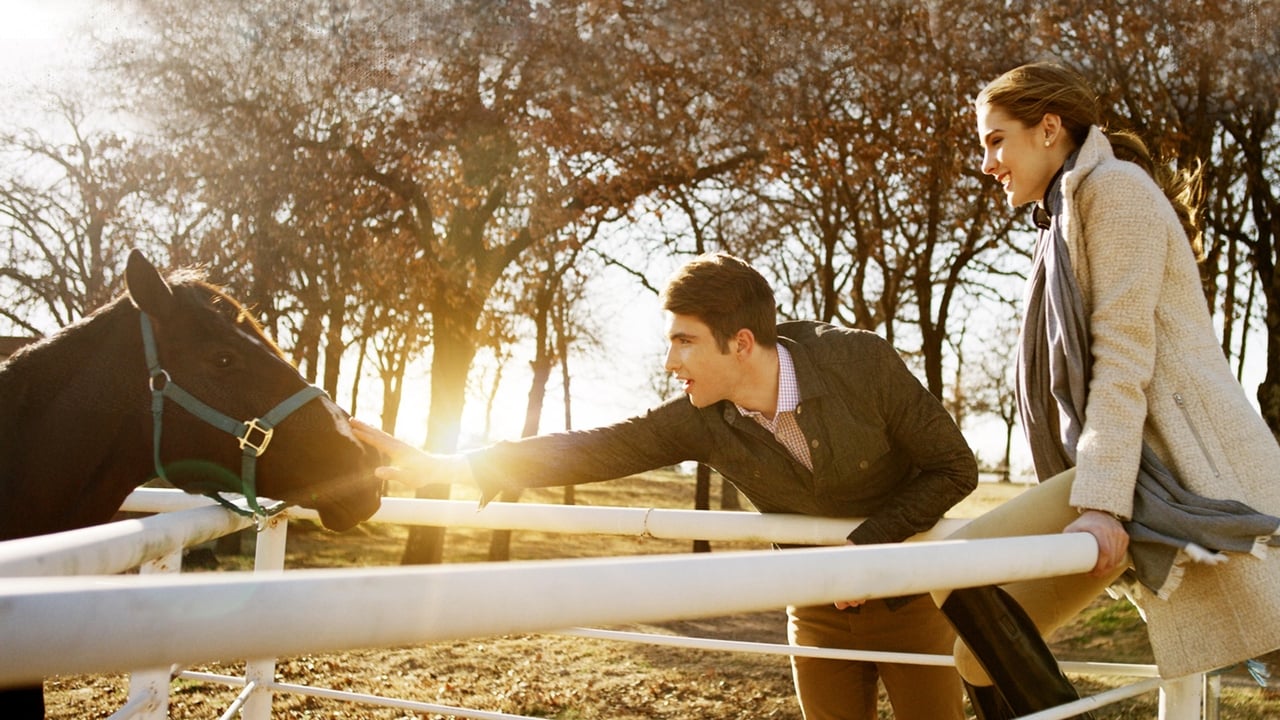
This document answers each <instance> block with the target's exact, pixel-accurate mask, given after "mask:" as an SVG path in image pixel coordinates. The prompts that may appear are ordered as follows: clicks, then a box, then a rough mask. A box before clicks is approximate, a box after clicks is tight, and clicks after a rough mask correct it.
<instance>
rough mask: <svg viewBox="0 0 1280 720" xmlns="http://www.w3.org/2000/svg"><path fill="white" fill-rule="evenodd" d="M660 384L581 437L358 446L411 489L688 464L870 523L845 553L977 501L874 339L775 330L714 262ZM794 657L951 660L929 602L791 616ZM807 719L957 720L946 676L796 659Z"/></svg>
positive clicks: (750, 281)
mask: <svg viewBox="0 0 1280 720" xmlns="http://www.w3.org/2000/svg"><path fill="white" fill-rule="evenodd" d="M662 301H663V309H664V310H665V311H667V314H668V320H669V324H668V338H669V340H670V343H671V347H670V350H669V351H668V353H667V360H666V369H667V370H668V371H670V372H672V373H674V374H675V376H676V377H677V378H678V379H679V380H680V381H681V382H682V383H683V386H684V392H685V397H680V398H676V399H673V400H671V401H668V402H667V403H665V404H663V405H661V406H659V407H657V408H654V409H652V410H650V411H649V412H648V413H646V414H645V415H642V416H638V417H634V418H631V419H629V420H626V421H623V422H621V423H618V424H616V425H611V426H608V427H602V428H596V429H593V430H585V431H575V432H566V433H556V434H551V435H543V436H538V437H533V438H526V439H523V440H520V441H517V442H502V443H497V444H496V445H493V446H490V447H488V448H485V449H481V450H477V451H473V452H469V453H467V454H466V455H447V456H441V455H426V454H423V453H420V452H418V451H416V450H413V449H412V448H409V447H408V446H405V445H404V444H402V443H399V442H398V441H395V440H394V439H393V438H390V437H388V436H386V435H383V434H381V433H379V432H378V431H376V430H374V429H372V428H369V427H368V426H360V428H359V432H360V433H361V435H362V439H364V440H365V441H367V442H369V443H370V444H372V445H374V446H376V447H379V448H380V449H382V450H383V451H384V452H386V453H387V454H388V455H390V456H391V457H392V461H393V462H395V463H397V464H398V467H397V468H386V469H384V470H382V471H381V472H382V473H383V475H384V477H385V476H398V477H400V478H402V479H408V478H407V477H406V476H412V480H413V481H415V482H417V483H418V484H423V483H424V482H425V483H429V482H445V483H447V482H453V481H457V480H458V479H459V478H462V479H463V480H466V481H470V482H474V483H475V484H476V485H478V486H479V487H480V488H481V490H482V492H483V494H484V498H485V499H486V500H487V499H488V498H491V497H493V496H494V495H496V494H497V493H499V492H501V491H502V490H504V489H507V488H511V487H547V486H553V485H570V484H577V483H584V482H593V481H597V480H607V479H612V478H618V477H624V476H627V475H632V474H634V473H638V472H642V471H646V470H652V469H655V468H659V467H665V466H668V465H672V464H675V463H678V462H682V461H687V460H695V461H698V462H702V463H706V464H707V465H710V466H711V467H713V468H715V469H716V470H717V471H718V472H719V473H720V474H721V475H723V476H724V477H725V478H726V479H728V480H729V481H731V482H732V483H733V484H734V485H736V486H737V487H738V488H739V489H740V490H741V491H742V492H743V494H745V495H746V496H747V497H748V498H749V499H750V500H751V501H752V503H754V504H755V506H756V508H757V509H759V510H760V511H761V512H765V513H771V512H773V513H802V514H806V515H816V516H824V517H865V518H866V521H865V522H863V523H862V524H861V525H859V526H858V527H857V528H855V529H854V530H853V531H852V532H850V533H849V537H848V539H849V542H850V543H853V544H859V545H861V544H870V543H886V542H900V541H902V540H905V539H906V538H908V537H910V536H911V535H914V534H916V533H918V532H922V531H924V530H927V529H928V528H930V527H932V526H933V525H934V523H935V522H937V521H938V519H939V518H941V517H942V515H943V514H944V513H945V512H946V511H947V509H948V508H950V507H951V506H952V505H954V504H955V503H956V502H958V501H960V500H961V499H963V498H964V497H965V496H966V495H968V494H969V493H970V492H972V490H973V489H974V488H975V487H976V486H977V480H978V475H977V465H976V463H975V461H974V458H973V453H972V452H971V451H970V449H969V446H968V445H967V443H966V442H965V440H964V438H963V436H962V435H961V434H960V431H959V429H958V428H957V427H956V425H955V423H954V421H952V419H951V417H950V416H949V415H948V414H947V412H946V410H944V409H943V407H942V406H941V404H940V403H939V402H938V401H937V399H936V398H934V397H933V396H932V395H930V394H929V392H928V391H927V390H925V389H924V387H922V386H921V385H920V383H919V381H918V380H916V378H915V377H914V376H913V375H912V374H911V373H910V371H908V370H907V368H906V366H905V365H904V364H903V362H902V359H901V358H900V357H899V356H898V354H897V353H896V352H895V351H894V350H893V348H892V347H891V346H890V345H889V344H888V343H887V342H885V341H884V340H883V339H881V338H880V337H878V336H877V335H875V334H873V333H869V332H864V331H858V330H848V329H842V328H837V327H834V326H831V325H827V324H824V323H817V322H787V323H783V324H781V325H775V322H776V316H775V304H774V296H773V291H772V289H771V288H770V287H769V284H768V282H766V281H765V279H764V278H763V277H762V276H761V275H760V274H759V273H758V272H756V271H755V269H753V268H752V267H751V266H750V265H748V264H747V263H745V262H743V261H742V260H739V259H737V258H735V257H732V256H730V255H727V254H723V253H720V254H714V255H704V256H701V257H698V258H696V259H694V260H693V261H691V262H689V263H688V264H687V265H685V266H684V267H682V268H681V269H680V270H679V271H677V273H676V274H675V276H674V277H673V278H672V280H671V281H670V283H669V284H668V285H667V288H666V290H665V291H664V292H663V295H662ZM787 614H788V636H789V638H790V641H791V643H792V644H794V645H813V646H823V647H832V648H845V649H860V650H875V651H892V652H915V653H934V654H949V653H950V652H951V649H952V645H953V643H954V638H955V636H954V633H953V631H952V630H951V628H950V626H949V625H948V624H947V622H946V620H945V619H944V618H943V616H942V614H941V613H940V612H939V611H938V609H937V608H936V607H935V606H934V604H933V602H932V601H931V600H930V598H929V597H928V596H927V595H920V596H914V597H902V598H891V599H882V600H871V601H867V602H859V601H848V602H839V603H835V604H834V605H824V606H817V607H790V608H788V609H787ZM792 669H793V677H794V680H795V686H796V693H797V696H798V697H799V700H800V706H801V708H802V710H803V711H804V715H805V718H806V719H807V720H870V719H873V718H875V717H876V695H877V686H876V684H877V680H880V681H883V682H884V685H885V688H886V690H887V691H888V694H889V700H890V702H891V703H892V704H893V708H894V714H895V717H896V718H898V720H952V719H954V720H961V719H962V718H963V717H964V713H963V710H962V701H963V700H962V690H961V685H960V680H959V677H958V676H957V675H956V673H955V671H954V669H952V668H950V667H925V666H916V665H901V664H890V663H872V662H854V661H846V660H827V659H816V658H800V657H793V658H792Z"/></svg>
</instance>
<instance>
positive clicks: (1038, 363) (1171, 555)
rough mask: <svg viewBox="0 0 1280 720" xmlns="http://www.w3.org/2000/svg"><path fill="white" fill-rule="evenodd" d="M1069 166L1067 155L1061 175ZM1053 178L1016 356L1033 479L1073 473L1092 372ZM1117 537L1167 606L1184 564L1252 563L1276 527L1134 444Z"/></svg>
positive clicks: (1040, 218) (1058, 184)
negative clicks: (1245, 558)
mask: <svg viewBox="0 0 1280 720" xmlns="http://www.w3.org/2000/svg"><path fill="white" fill-rule="evenodd" d="M1075 160H1076V156H1075V155H1072V156H1071V157H1070V158H1069V159H1068V160H1067V164H1066V166H1065V167H1064V168H1063V171H1062V172H1063V173H1065V172H1069V171H1070V170H1071V168H1072V167H1073V166H1074V164H1075ZM1061 177H1062V175H1061V174H1060V175H1059V176H1058V179H1056V180H1055V181H1054V182H1053V183H1052V184H1051V186H1050V191H1049V195H1048V197H1047V198H1046V206H1047V207H1048V208H1049V209H1050V210H1052V211H1054V215H1052V216H1048V213H1045V212H1044V211H1043V210H1037V218H1036V219H1037V225H1039V226H1040V228H1041V230H1040V236H1039V238H1038V239H1037V240H1036V248H1035V254H1034V258H1033V260H1032V269H1031V279H1030V283H1029V285H1028V290H1027V297H1026V308H1025V313H1026V314H1025V317H1024V319H1023V325H1022V331H1021V335H1020V337H1019V348H1018V353H1019V358H1018V387H1017V390H1018V413H1019V416H1020V418H1021V420H1022V425H1023V428H1024V429H1025V431H1026V435H1027V440H1028V442H1029V444H1030V445H1031V456H1032V461H1033V462H1034V464H1035V470H1036V476H1037V477H1039V478H1040V479H1045V478H1049V477H1053V476H1054V475H1057V474H1059V473H1061V472H1063V471H1065V470H1067V469H1068V468H1071V467H1074V466H1075V464H1076V445H1077V443H1078V442H1079V440H1080V433H1081V429H1082V428H1083V426H1084V409H1085V401H1086V398H1087V395H1088V388H1089V379H1090V369H1091V368H1090V366H1091V363H1092V354H1091V353H1090V350H1089V346H1090V340H1091V338H1090V335H1089V318H1088V316H1087V315H1086V314H1085V311H1084V300H1083V295H1082V293H1081V292H1080V286H1079V285H1078V284H1077V282H1076V277H1075V272H1074V271H1073V270H1072V268H1071V257H1070V255H1069V254H1068V252H1067V246H1066V239H1065V238H1064V237H1063V233H1062V224H1061V218H1060V214H1061V212H1062V208H1063V196H1062V181H1061ZM1046 225H1047V227H1046ZM1059 418H1061V422H1065V423H1066V427H1065V428H1062V427H1061V425H1060V420H1059ZM1124 527H1125V530H1126V531H1127V532H1128V533H1129V538H1130V545H1129V554H1130V556H1131V557H1132V558H1133V566H1134V571H1135V573H1136V576H1137V580H1138V581H1139V582H1140V583H1142V585H1143V586H1145V587H1146V588H1148V589H1149V590H1151V591H1153V592H1155V593H1156V595H1157V596H1158V597H1160V598H1161V599H1166V600H1167V599H1168V597H1169V595H1170V594H1171V593H1172V592H1173V591H1174V590H1176V589H1177V587H1178V583H1179V582H1180V581H1181V578H1182V567H1181V565H1182V563H1183V562H1185V560H1186V559H1187V558H1191V559H1194V560H1196V561H1199V562H1206V563H1210V564H1217V563H1220V562H1226V559H1227V556H1226V555H1224V554H1222V553H1224V552H1238V553H1251V554H1253V555H1255V556H1261V554H1262V553H1263V552H1264V551H1265V547H1263V546H1264V545H1266V544H1268V543H1269V544H1272V545H1276V544H1277V541H1276V538H1275V537H1273V536H1274V535H1275V533H1276V531H1277V529H1278V528H1280V518H1275V517H1272V516H1270V515H1265V514H1262V513H1259V512H1257V511H1256V510H1254V509H1252V508H1250V507H1249V506H1247V505H1245V504H1244V503H1241V502H1238V501H1235V500H1216V499H1213V498H1206V497H1201V496H1200V495H1197V494H1196V493H1193V492H1191V491H1190V490H1187V489H1186V488H1185V487H1183V486H1182V483H1180V482H1179V481H1178V479H1177V478H1176V477H1174V476H1173V474H1172V473H1171V472H1170V471H1169V469H1168V468H1166V467H1165V465H1164V463H1163V462H1161V460H1160V458H1158V457H1156V455H1155V453H1154V452H1152V450H1151V448H1150V447H1148V446H1147V444H1146V443H1145V442H1144V443H1143V444H1142V457H1141V462H1140V464H1139V468H1138V478H1137V484H1136V487H1135V490H1134V504H1133V519H1132V520H1130V521H1128V522H1125V523H1124Z"/></svg>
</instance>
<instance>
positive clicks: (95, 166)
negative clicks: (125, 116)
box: [0, 98, 155, 335]
mask: <svg viewBox="0 0 1280 720" xmlns="http://www.w3.org/2000/svg"><path fill="white" fill-rule="evenodd" d="M54 102H55V104H56V107H57V110H58V112H59V115H60V117H61V119H62V120H63V121H64V122H65V123H66V132H67V139H66V140H65V141H63V140H56V139H51V138H47V137H43V136H41V135H40V134H39V133H37V132H36V131H34V130H26V131H18V132H13V131H10V132H5V133H2V134H0V155H3V156H8V157H9V158H11V160H10V161H9V162H8V163H7V167H8V168H9V173H10V176H9V177H8V178H6V180H5V181H4V183H3V184H0V233H3V234H4V235H5V236H7V237H6V242H5V243H3V250H0V298H3V303H0V317H3V318H4V319H5V320H6V321H7V322H8V323H9V324H10V325H11V326H12V327H14V328H15V329H18V330H20V331H22V332H25V333H29V334H32V335H42V334H44V333H45V332H48V331H51V330H53V329H55V328H58V327H62V326H64V325H68V324H70V323H71V322H73V321H75V320H78V319H80V318H82V317H84V316H86V315H88V314H89V313H90V312H92V311H93V310H94V309H96V308H98V307H100V306H102V305H105V304H106V303H107V302H108V301H109V300H111V299H112V298H113V297H115V295H116V294H117V293H118V292H119V290H120V288H121V282H122V280H121V270H122V268H123V264H124V258H125V256H126V254H127V253H128V251H129V249H130V248H131V247H133V246H135V245H136V244H138V241H139V240H140V238H138V237H137V236H136V234H135V232H133V231H134V228H133V227H131V226H130V225H129V224H128V219H129V215H130V213H129V212H128V207H129V205H130V203H131V202H133V201H134V200H135V198H136V197H137V196H138V195H140V194H141V193H142V191H143V189H144V184H145V183H144V177H143V173H144V170H143V168H142V167H140V165H139V163H138V162H137V161H136V158H137V157H139V155H140V152H139V147H138V146H137V145H136V144H134V143H132V142H131V141H129V140H127V139H125V138H124V137H121V136H120V135H117V134H114V133H111V132H106V131H92V130H89V129H88V128H87V124H86V117H85V111H84V109H83V107H82V106H81V105H80V104H79V103H78V102H76V101H74V100H69V99H65V98H55V100H54ZM152 249H155V248H152Z"/></svg>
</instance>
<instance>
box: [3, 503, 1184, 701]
mask: <svg viewBox="0 0 1280 720" xmlns="http://www.w3.org/2000/svg"><path fill="white" fill-rule="evenodd" d="M126 509H131V510H138V511H144V510H156V509H165V510H170V511H172V512H167V513H165V514H162V515H157V516H153V517H148V518H144V519H140V520H130V521H124V522H122V523H114V524H112V525H108V526H102V527H98V528H89V529H86V530H79V531H74V532H71V533H59V534H56V535H51V536H44V537H40V538H28V539H24V540H17V541H10V542H7V543H0V576H5V575H8V576H11V577H9V578H7V579H6V580H5V582H4V583H3V586H0V647H3V648H5V652H3V653H0V686H3V685H12V684H21V683H26V682H31V681H36V680H38V679H40V678H41V677H43V676H47V675H53V674H77V673H103V672H118V671H129V670H135V669H139V668H148V669H151V670H150V671H149V672H148V673H147V675H145V676H143V677H144V678H149V681H148V682H147V683H146V684H145V685H144V686H143V687H142V688H141V689H139V690H137V691H136V692H133V693H131V699H130V706H131V708H130V709H129V713H130V714H131V713H132V712H133V710H132V706H137V707H139V708H140V712H142V713H149V714H150V715H149V716H152V717H164V715H163V714H162V713H160V712H159V711H160V710H162V709H163V706H164V702H163V700H160V701H158V702H152V703H151V705H150V706H147V704H146V702H145V699H146V697H147V696H148V695H154V694H155V693H157V692H163V690H164V685H166V684H167V683H165V682H164V679H165V678H167V677H168V676H169V674H170V670H171V668H172V667H173V666H175V665H179V666H180V665H186V664H190V663H201V662H212V661H221V660H228V659H234V658H245V657H248V658H275V657H279V656H291V655H297V654H304V653H316V652H332V651H343V650H351V649H356V648H365V647H389V646H397V645H404V644H410V643H419V642H435V641H443V640H457V639H465V638H472V637H481V636H490V635H499V634H508V633H527V632H540V631H553V630H558V629H562V628H568V627H572V626H576V625H581V624H619V623H632V622H652V621H661V620H671V619H680V618H692V617H704V616H717V615H725V614H733V613H739V612H750V611H757V610H769V609H774V608H779V607H782V606H784V605H787V604H802V605H803V604H818V603H825V602H832V601H835V600H841V599H850V598H872V597H890V596H895V595H905V594H911V593H919V592H927V591H928V590H931V589H934V588H941V587H971V586H976V585H986V584H992V583H1003V582H1010V581H1015V580H1023V579H1029V578H1035V577H1046V576H1053V575H1062V574H1069V573H1076V572H1081V571H1084V570H1087V569H1089V568H1091V567H1092V566H1093V564H1094V561H1095V558H1096V553H1097V547H1096V544H1095V542H1094V540H1093V538H1092V537H1091V536H1089V535H1087V534H1070V535H1046V536H1034V537H1022V538H1005V539H994V540H968V541H942V540H936V539H930V538H936V537H938V536H939V535H943V534H945V533H947V532H950V530H951V528H950V527H947V528H935V530H934V531H933V534H932V535H930V534H926V535H925V536H924V538H923V541H921V542H914V543H908V544H902V545H887V546H868V547H828V548H815V549H803V550H791V551H787V552H781V553H773V552H758V551H757V552H732V553H716V554H714V555H649V556H641V557H631V558H610V559H593V560H559V561H538V562H518V563H506V564H501V565H496V564H488V563H484V564H465V565H447V566H435V567H397V568H366V569H340V570H339V569H333V570H293V571H289V572H283V573H282V572H274V573H268V574H263V572H261V571H262V570H279V569H280V568H281V567H282V564H283V556H284V534H285V527H286V523H285V521H284V520H283V519H281V520H279V521H276V522H274V523H272V527H270V528H268V529H267V530H266V531H265V532H264V533H263V534H262V535H260V536H259V543H258V558H257V561H258V568H259V572H256V573H238V572H233V573H216V574H215V573H200V574H192V575H185V576H179V575H173V574H159V573H155V572H144V574H142V575H138V576H112V575H102V573H115V572H119V571H121V570H123V569H126V568H128V567H131V566H134V565H137V564H139V563H142V562H147V561H152V562H159V563H161V565H162V567H161V568H159V569H164V567H163V565H165V564H173V565H176V563H175V562H174V558H175V556H177V554H178V553H180V551H181V549H182V547H183V546H184V545H189V544H193V543H198V542H201V541H203V540H207V539H210V538H212V537H216V536H218V535H220V534H225V533H227V532H232V531H234V530H238V529H240V528H241V527H244V526H245V525H246V524H247V523H246V522H245V521H243V520H242V519H241V518H238V517H236V516H234V515H232V514H231V513H229V512H227V511H225V510H221V509H218V508H216V507H213V506H208V501H206V500H204V499H202V498H197V497H192V496H187V495H184V494H182V493H178V492H176V491H165V490H142V491H138V492H137V493H135V494H134V495H133V496H131V499H130V501H129V502H128V503H127V504H126ZM289 514H293V515H297V516H304V517H305V516H308V515H312V516H313V514H311V513H309V512H308V511H295V510H290V511H289ZM372 520H373V521H383V522H394V523H401V524H420V525H452V526H470V527H491V528H514V529H535V530H550V531H557V532H589V533H614V534H627V535H648V536H653V537H667V538H680V539H694V538H702V539H708V538H709V539H713V540H729V539H734V540H741V539H751V540H759V541H771V542H783V543H803V544H839V543H843V541H844V537H845V535H846V534H847V533H848V532H849V530H850V528H851V522H852V521H850V520H822V519H815V518H805V517H794V516H779V515H756V514H751V513H740V512H739V513H725V512H710V511H681V510H657V509H652V510H645V509H632V508H589V507H563V506H554V505H549V506H540V505H532V504H515V505H512V504H500V503H495V504H492V505H490V506H489V507H487V508H486V509H485V510H484V511H483V512H481V513H477V512H476V507H475V504H474V503H468V502H457V501H431V500H405V499H394V498H390V499H387V500H386V502H385V503H384V507H383V509H382V510H380V511H379V512H378V514H377V515H375V516H374V518H373V519H372ZM178 557H180V556H178ZM153 569H155V568H153ZM77 574H79V575H81V576H79V577H66V575H77ZM511 587H520V588H521V596H522V598H524V602H522V603H518V604H514V603H510V602H509V597H510V594H509V589H510V588H511ZM675 587H678V588H679V589H680V592H678V593H676V592H672V591H671V589H672V588H675ZM354 606H358V607H360V608H361V612H360V613H351V612H349V609H350V608H351V607H354ZM316 617H325V618H328V620H326V622H324V623H316V622H314V620H313V618H316ZM783 651H785V650H783ZM917 658H919V656H917ZM925 661H926V662H929V661H930V660H928V659H927V658H925ZM944 662H945V660H944ZM1067 669H1070V668H1067ZM1136 670H1139V671H1136V672H1132V673H1129V674H1133V675H1151V674H1153V672H1152V669H1151V668H1148V667H1145V666H1143V667H1141V668H1137V669H1136ZM1121 672H1124V671H1123V670H1121ZM246 675H247V678H246V679H245V680H243V681H242V682H244V683H245V685H246V692H244V693H242V695H241V699H238V700H237V703H236V708H233V709H239V708H240V705H241V704H242V703H243V716H244V717H246V718H265V717H268V716H269V712H270V702H271V691H272V690H273V689H277V690H288V691H298V690H297V689H296V688H295V687H293V686H284V685H281V684H278V683H275V681H274V677H273V676H274V660H258V661H254V662H252V663H250V664H249V666H248V668H247V670H246ZM137 677H138V676H135V685H138V684H139V683H138V680H137V679H136V678H137ZM157 677H159V682H157V680H156V678H157ZM1198 682H1199V680H1198V679H1195V678H1192V679H1189V680H1184V681H1179V682H1177V683H1174V684H1171V683H1170V682H1169V681H1162V680H1160V679H1158V678H1156V679H1152V680H1147V681H1143V682H1139V683H1138V684H1136V685H1133V686H1130V688H1129V690H1131V691H1132V692H1131V693H1129V694H1136V693H1141V692H1147V691H1149V690H1151V689H1154V688H1155V687H1160V688H1161V690H1162V700H1165V699H1167V698H1169V697H1173V698H1174V700H1175V701H1174V702H1172V703H1162V704H1165V705H1171V707H1169V708H1162V713H1161V716H1162V717H1164V718H1166V720H1187V719H1189V718H1194V717H1198V716H1199V715H1198V711H1199V697H1200V692H1199V685H1198V684H1197V683H1198ZM1189 686H1190V687H1192V688H1193V689H1192V690H1190V691H1189V690H1187V687H1189ZM1124 690H1125V689H1123V688H1121V689H1119V691H1112V693H1111V694H1113V695H1117V696H1118V695H1121V694H1123V692H1122V691H1124ZM310 692H313V693H315V694H320V693H322V692H330V693H331V692H333V691H320V690H313V691H310ZM1125 696H1128V695H1125ZM139 698H141V699H139ZM366 701H367V699H366ZM1110 701H1114V699H1112V698H1104V697H1103V696H1101V695H1100V696H1095V697H1093V698H1085V699H1083V700H1082V701H1081V703H1080V709H1084V708H1085V707H1096V706H1097V705H1098V704H1099V703H1101V702H1110ZM392 702H399V703H401V704H400V705H393V706H405V707H408V706H413V705H414V704H413V703H408V705H405V704H404V703H405V702H407V701H403V702H402V701H393V700H390V699H381V702H380V704H388V703H392ZM1074 707H1076V706H1075V705H1073V706H1071V708H1074ZM1069 709H1070V708H1068V707H1064V708H1061V709H1059V710H1060V711H1067V710H1069ZM1079 711H1080V710H1079V709H1075V710H1071V711H1070V712H1065V714H1056V713H1057V712H1058V711H1048V714H1046V713H1039V714H1037V715H1036V716H1034V717H1036V718H1037V720H1041V719H1044V720H1047V719H1048V718H1051V717H1068V716H1069V715H1070V714H1071V713H1072V712H1079ZM451 712H454V713H455V714H462V713H457V712H456V710H453V711H451ZM229 716H230V711H229V712H228V714H227V715H224V717H229ZM464 716H469V717H499V716H498V715H493V714H485V713H473V714H470V715H465V714H464ZM502 717H509V716H502Z"/></svg>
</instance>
